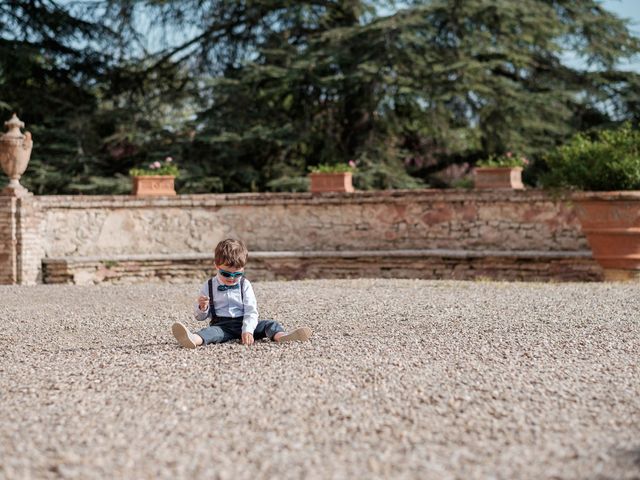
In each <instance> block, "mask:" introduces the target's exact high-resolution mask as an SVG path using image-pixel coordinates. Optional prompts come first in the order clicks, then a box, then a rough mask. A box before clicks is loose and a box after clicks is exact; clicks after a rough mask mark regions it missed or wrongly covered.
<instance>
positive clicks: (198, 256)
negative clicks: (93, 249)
mask: <svg viewBox="0 0 640 480" xmlns="http://www.w3.org/2000/svg"><path fill="white" fill-rule="evenodd" d="M381 256H384V257H448V258H482V257H496V258H501V257H502V258H548V259H552V258H576V257H578V258H591V257H592V254H591V251H590V250H578V251H543V250H510V251H505V250H449V249H420V250H373V251H372V250H349V251H317V250H316V251H281V252H251V253H250V255H249V261H251V259H252V258H257V259H260V258H362V257H381ZM213 258H214V255H213V254H211V253H166V254H144V255H104V256H87V257H81V256H66V257H48V258H43V259H42V262H43V263H46V264H54V263H90V262H129V261H140V262H144V261H166V260H170V261H190V260H203V259H204V260H207V259H210V260H213Z"/></svg>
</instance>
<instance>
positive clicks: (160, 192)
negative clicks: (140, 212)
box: [132, 175, 176, 197]
mask: <svg viewBox="0 0 640 480" xmlns="http://www.w3.org/2000/svg"><path fill="white" fill-rule="evenodd" d="M132 178H133V194H134V195H135V196H137V197H152V196H174V195H175V194H176V189H175V186H174V180H175V177H174V176H173V175H141V176H139V177H132Z"/></svg>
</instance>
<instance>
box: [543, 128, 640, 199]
mask: <svg viewBox="0 0 640 480" xmlns="http://www.w3.org/2000/svg"><path fill="white" fill-rule="evenodd" d="M639 153H640V132H639V131H638V130H637V129H633V128H632V127H631V125H630V124H628V123H627V124H624V125H623V126H622V127H620V128H618V129H615V130H603V131H600V132H598V133H595V134H593V135H591V136H589V135H585V134H578V135H576V136H575V137H574V138H572V139H571V140H570V141H569V142H568V143H566V144H565V145H562V146H560V147H558V148H557V149H556V150H554V151H553V152H551V153H549V154H548V155H546V157H545V159H544V160H545V162H546V164H547V166H548V168H549V172H548V173H546V174H544V175H543V176H542V184H543V185H544V186H545V187H552V188H558V187H559V188H575V189H578V190H592V191H609V190H640V154H639Z"/></svg>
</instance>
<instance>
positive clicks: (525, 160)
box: [522, 157, 529, 165]
mask: <svg viewBox="0 0 640 480" xmlns="http://www.w3.org/2000/svg"><path fill="white" fill-rule="evenodd" d="M522 163H524V164H525V165H529V159H528V158H527V157H522Z"/></svg>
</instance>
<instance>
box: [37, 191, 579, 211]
mask: <svg viewBox="0 0 640 480" xmlns="http://www.w3.org/2000/svg"><path fill="white" fill-rule="evenodd" d="M35 198H36V199H37V201H38V202H39V203H40V205H41V207H42V208H58V209H76V208H148V207H219V206H232V205H278V204H293V205H297V204H340V205H344V204H358V203H376V202H380V201H384V202H387V203H389V202H390V203H393V202H406V201H407V199H410V200H411V201H412V202H434V201H444V202H464V201H469V200H473V201H474V202H481V203H492V202H496V201H509V202H522V203H528V202H531V201H540V200H542V201H554V202H557V201H564V202H571V198H572V197H571V193H570V192H554V193H550V192H547V191H545V190H539V189H530V190H513V191H511V190H506V191H505V190H482V191H480V190H463V189H447V190H442V189H417V190H372V191H357V192H353V193H338V192H331V193H313V194H312V193H308V192H306V193H232V194H193V195H177V196H175V197H145V198H140V197H134V196H132V195H51V196H49V195H43V196H37V197H35Z"/></svg>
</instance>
